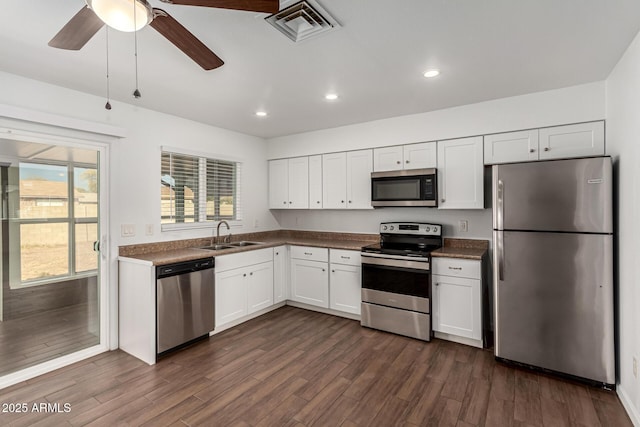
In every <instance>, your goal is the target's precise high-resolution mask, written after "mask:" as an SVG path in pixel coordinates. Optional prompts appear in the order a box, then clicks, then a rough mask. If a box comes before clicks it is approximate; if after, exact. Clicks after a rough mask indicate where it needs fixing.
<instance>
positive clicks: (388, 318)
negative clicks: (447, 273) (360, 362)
mask: <svg viewBox="0 0 640 427" xmlns="http://www.w3.org/2000/svg"><path fill="white" fill-rule="evenodd" d="M441 246H442V226H441V225H439V224H427V223H422V222H383V223H382V224H380V243H377V244H374V245H370V246H365V247H363V248H362V253H361V255H362V315H361V324H362V326H367V327H369V328H374V329H380V330H383V331H387V332H393V333H396V334H400V335H406V336H409V337H412V338H417V339H421V340H424V341H429V340H431V251H432V250H434V249H437V248H439V247H441Z"/></svg>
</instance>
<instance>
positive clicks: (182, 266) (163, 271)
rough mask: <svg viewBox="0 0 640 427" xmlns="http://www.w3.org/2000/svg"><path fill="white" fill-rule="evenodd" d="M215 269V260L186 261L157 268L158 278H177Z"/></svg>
mask: <svg viewBox="0 0 640 427" xmlns="http://www.w3.org/2000/svg"><path fill="white" fill-rule="evenodd" d="M214 267H215V258H205V259H198V260H195V261H185V262H179V263H176V264H167V265H161V266H158V267H156V278H158V279H162V278H164V277H171V276H176V275H178V274H185V273H192V272H194V271H200V270H208V269H210V268H214Z"/></svg>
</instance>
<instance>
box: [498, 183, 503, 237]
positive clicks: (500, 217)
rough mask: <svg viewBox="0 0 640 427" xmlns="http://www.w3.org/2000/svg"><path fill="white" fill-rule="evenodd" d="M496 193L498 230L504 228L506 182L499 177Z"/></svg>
mask: <svg viewBox="0 0 640 427" xmlns="http://www.w3.org/2000/svg"><path fill="white" fill-rule="evenodd" d="M497 187H498V188H497V192H496V193H497V194H496V202H497V206H496V228H497V229H498V230H503V229H504V182H503V181H502V180H501V179H498V185H497Z"/></svg>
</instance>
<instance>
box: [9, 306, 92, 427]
mask: <svg viewBox="0 0 640 427" xmlns="http://www.w3.org/2000/svg"><path fill="white" fill-rule="evenodd" d="M98 322H99V316H98V308H97V302H96V303H94V304H92V305H91V306H90V305H89V304H75V305H71V306H67V307H62V308H57V309H53V310H47V311H43V312H39V313H35V314H30V315H28V316H24V317H20V318H16V319H11V320H5V321H4V322H0V375H6V374H9V373H12V372H16V371H19V370H20V369H24V368H28V367H29V366H33V365H37V364H39V363H42V362H45V361H47V360H52V359H56V358H58V357H60V356H63V355H65V354H70V353H73V352H76V351H78V350H82V349H83V348H88V347H91V346H94V345H97V344H99V343H100V338H99V337H98V333H97V330H98ZM90 330H92V331H96V332H95V333H92V332H89V331H90ZM1 393H2V392H1V391H0V394H1ZM0 409H1V408H0ZM0 414H1V412H0ZM0 425H2V422H1V420H0Z"/></svg>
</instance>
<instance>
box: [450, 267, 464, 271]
mask: <svg viewBox="0 0 640 427" xmlns="http://www.w3.org/2000/svg"><path fill="white" fill-rule="evenodd" d="M449 270H462V267H449Z"/></svg>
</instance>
